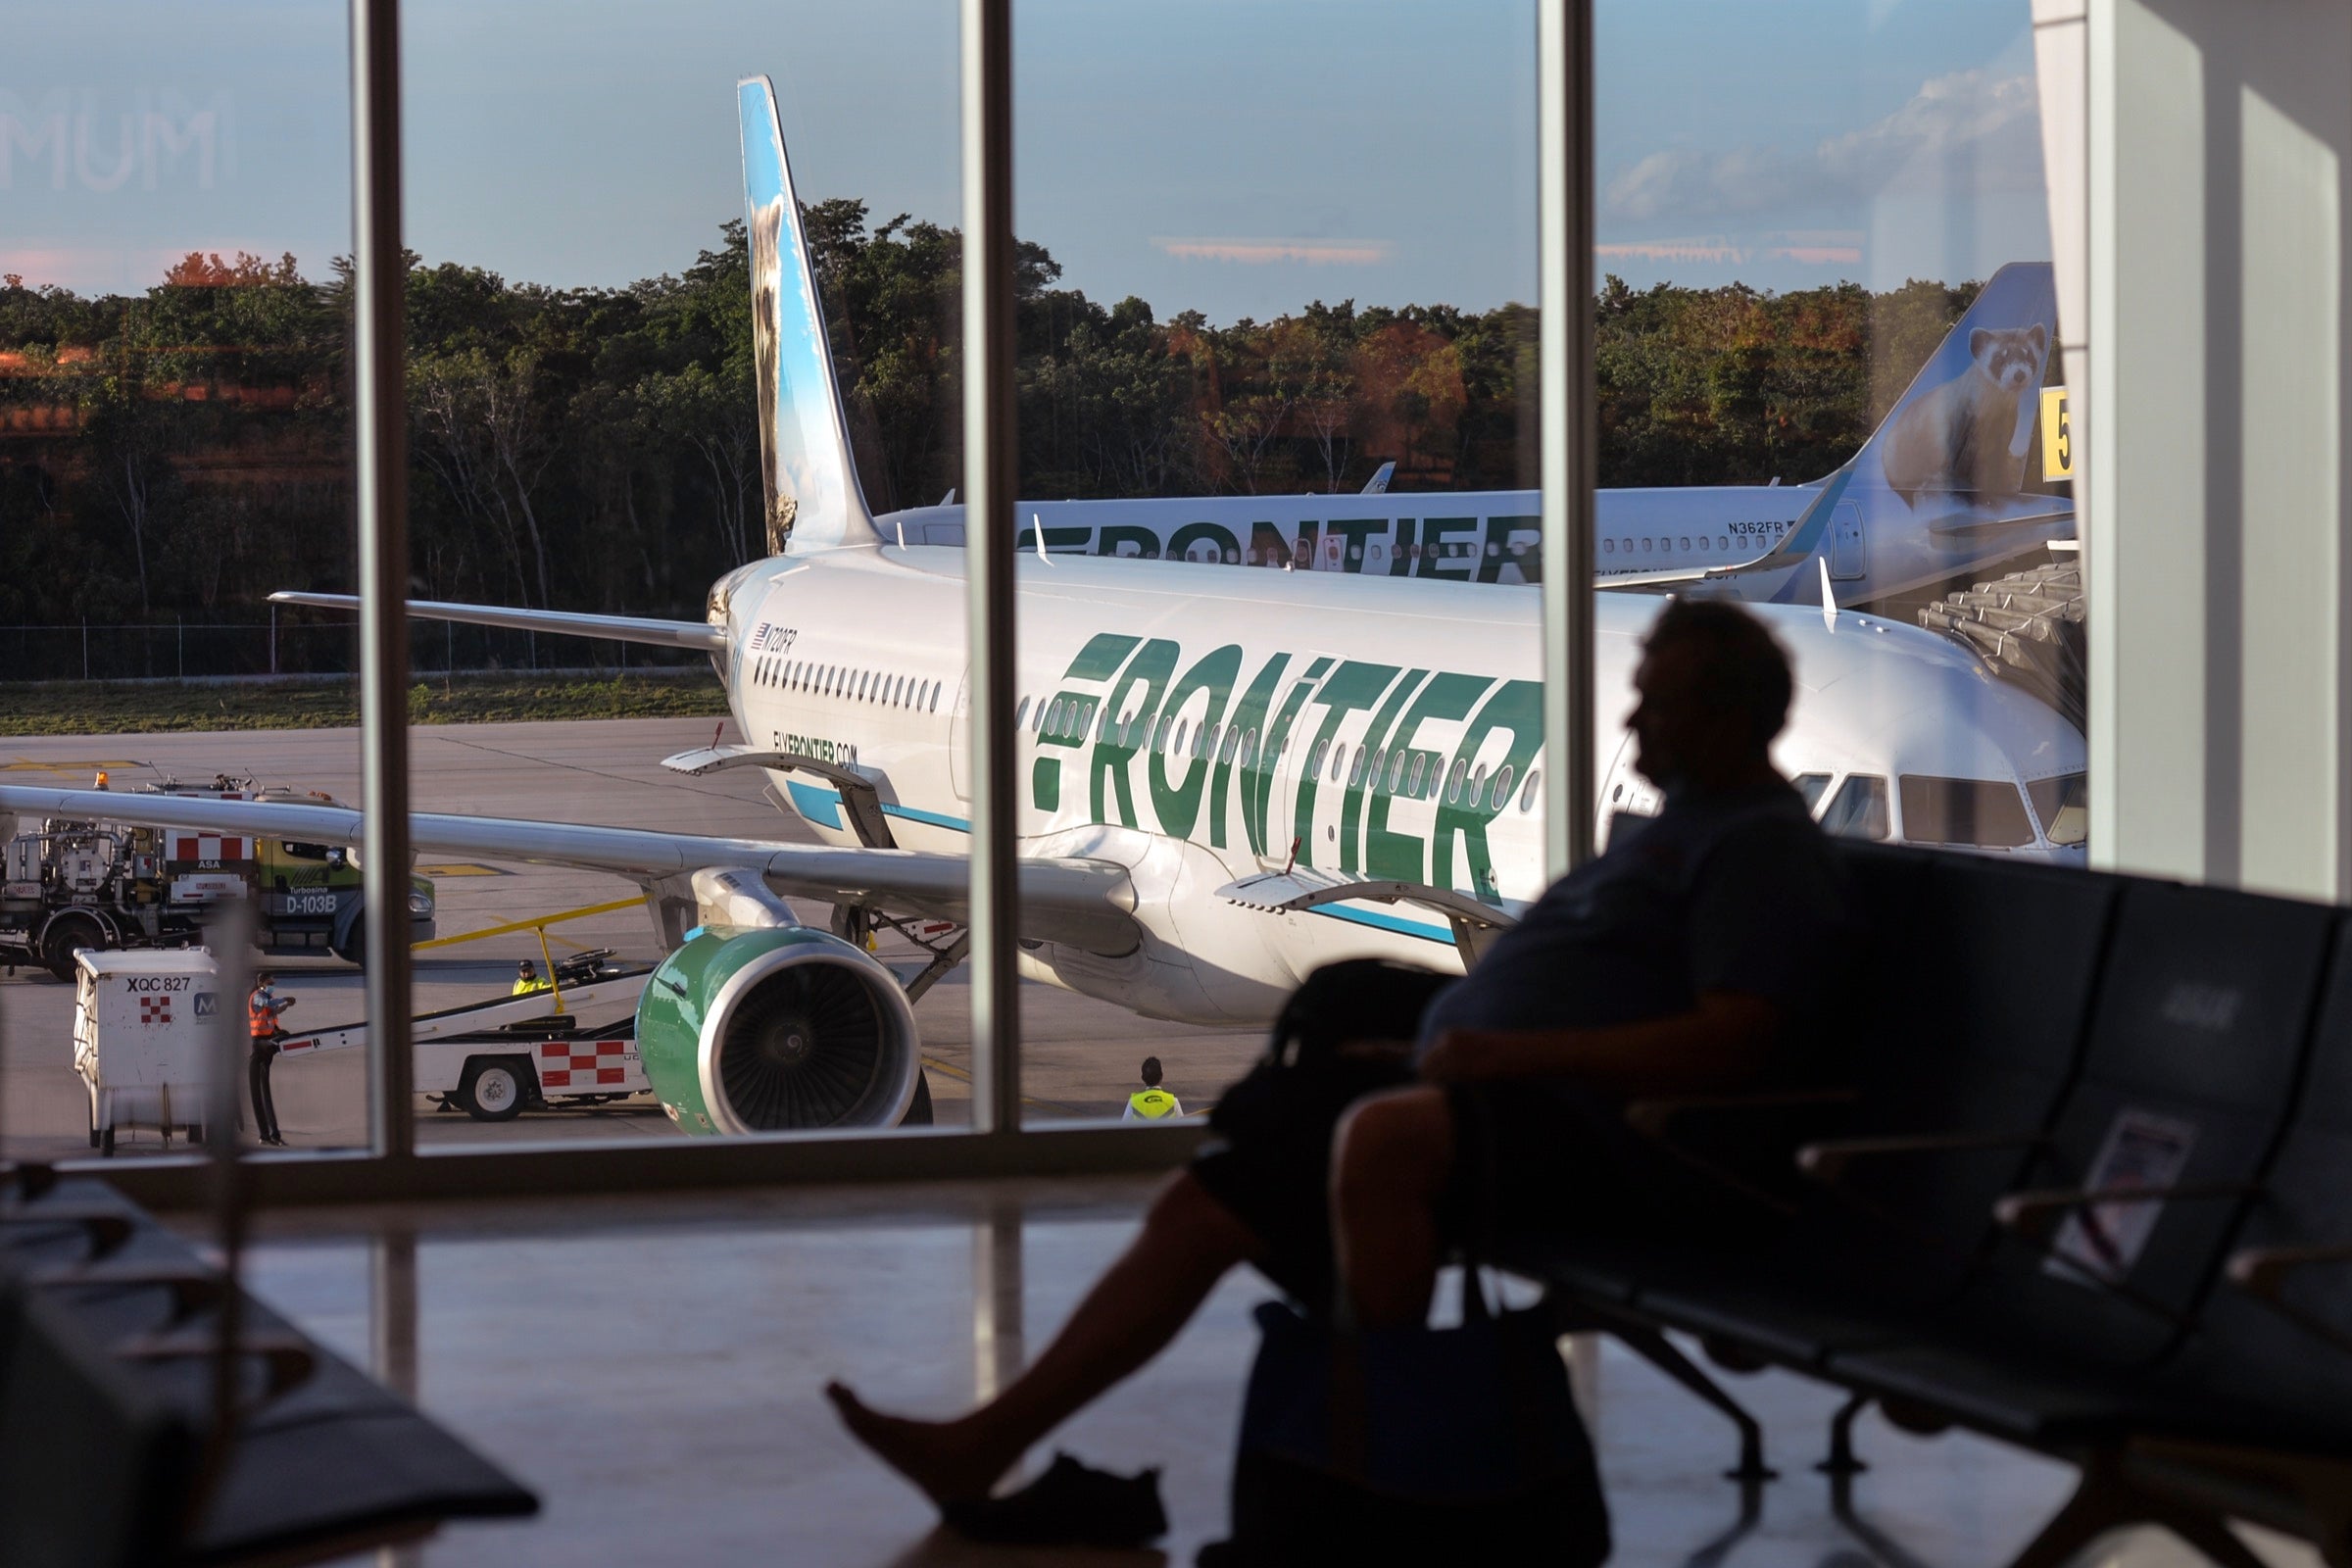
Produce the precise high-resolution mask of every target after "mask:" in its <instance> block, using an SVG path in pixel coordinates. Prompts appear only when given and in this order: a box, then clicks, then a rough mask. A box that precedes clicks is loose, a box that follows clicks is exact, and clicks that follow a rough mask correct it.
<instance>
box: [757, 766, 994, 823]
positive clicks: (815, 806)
mask: <svg viewBox="0 0 2352 1568" xmlns="http://www.w3.org/2000/svg"><path fill="white" fill-rule="evenodd" d="M784 788H785V789H787V790H788V791H790V792H791V794H792V809H794V810H796V811H798V812H800V813H801V814H802V815H803V816H805V817H807V818H808V819H809V821H811V822H814V823H815V824H816V825H817V826H818V827H829V828H834V829H839V828H841V827H842V826H843V823H842V820H841V791H839V790H831V789H827V788H825V787H824V786H823V785H821V784H803V783H801V782H800V781H799V780H798V779H786V780H785V781H784ZM882 814H883V815H884V816H896V817H902V818H904V819H905V820H907V821H909V822H920V823H922V824H924V825H925V826H926V827H944V828H949V829H952V830H954V831H955V832H957V833H969V832H970V831H971V830H972V824H971V823H970V822H968V821H966V820H964V819H963V818H962V817H960V816H948V815H945V814H943V813H941V812H938V811H925V810H921V809H917V808H915V807H912V806H900V805H897V804H895V803H894V802H890V801H884V802H883V803H882Z"/></svg>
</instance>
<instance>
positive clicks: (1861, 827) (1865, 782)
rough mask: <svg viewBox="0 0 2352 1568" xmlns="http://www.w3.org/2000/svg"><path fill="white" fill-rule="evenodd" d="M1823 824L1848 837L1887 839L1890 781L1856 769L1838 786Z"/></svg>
mask: <svg viewBox="0 0 2352 1568" xmlns="http://www.w3.org/2000/svg"><path fill="white" fill-rule="evenodd" d="M1821 827H1822V831H1823V832H1825V833H1832V834H1835V835H1837V836H1838V837H1839V838H1846V839H1883V838H1885V837H1886V836H1887V781H1886V780H1885V779H1883V778H1874V777H1872V776H1871V775H1870V774H1868V773H1856V774H1853V775H1851V776H1850V777H1848V778H1847V779H1846V781H1845V782H1844V783H1843V784H1841V785H1839V786H1838V793H1837V794H1836V795H1835V796H1833V797H1832V798H1831V800H1830V807H1829V809H1828V810H1826V811H1824V812H1822V813H1821Z"/></svg>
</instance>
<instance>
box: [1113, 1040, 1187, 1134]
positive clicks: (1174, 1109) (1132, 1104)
mask: <svg viewBox="0 0 2352 1568" xmlns="http://www.w3.org/2000/svg"><path fill="white" fill-rule="evenodd" d="M1143 1072H1144V1087H1143V1088H1141V1089H1139V1090H1137V1091H1136V1092H1135V1093H1134V1094H1132V1095H1129V1096H1128V1097H1127V1114H1126V1115H1124V1116H1121V1117H1120V1118H1119V1120H1121V1121H1161V1120H1164V1119H1166V1118H1167V1117H1169V1116H1181V1115H1183V1114H1184V1106H1183V1105H1181V1104H1179V1103H1177V1100H1176V1097H1175V1096H1174V1095H1171V1094H1169V1093H1168V1092H1167V1091H1166V1090H1165V1089H1162V1088H1160V1087H1159V1076H1160V1074H1159V1058H1158V1057H1157V1056H1146V1057H1145V1058H1144V1069H1143Z"/></svg>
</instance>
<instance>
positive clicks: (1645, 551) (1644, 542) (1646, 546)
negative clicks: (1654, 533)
mask: <svg viewBox="0 0 2352 1568" xmlns="http://www.w3.org/2000/svg"><path fill="white" fill-rule="evenodd" d="M1648 553H1649V541H1648V540H1646V539H1644V540H1642V554H1644V555H1646V554H1648Z"/></svg>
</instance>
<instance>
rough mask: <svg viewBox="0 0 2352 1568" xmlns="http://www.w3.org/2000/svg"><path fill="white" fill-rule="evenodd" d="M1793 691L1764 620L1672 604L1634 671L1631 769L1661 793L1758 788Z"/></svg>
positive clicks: (1723, 605) (1690, 602) (1714, 606)
mask: <svg viewBox="0 0 2352 1568" xmlns="http://www.w3.org/2000/svg"><path fill="white" fill-rule="evenodd" d="M1792 689H1793V687H1792V683H1791V681H1790V678H1789V656H1788V655H1787V654H1786V653H1784V652H1783V651H1782V649H1781V645H1780V644H1779V642H1777V641H1775V640H1774V638H1773V635H1772V633H1771V632H1769V631H1766V630H1765V629H1764V625H1763V622H1761V621H1759V620H1757V619H1756V617H1755V616H1753V615H1751V614H1749V613H1747V612H1746V611H1744V610H1741V609H1740V607H1739V606H1737V605H1734V604H1730V603H1727V602H1726V601H1723V600H1720V599H1678V600H1675V601H1674V602H1673V603H1671V604H1669V605H1668V606H1667V607H1666V609H1665V610H1664V612H1662V613H1660V614H1659V616H1658V618H1657V619H1656V621H1654V622H1653V623H1652V624H1651V626H1650V628H1649V636H1648V637H1647V638H1645V639H1644V640H1643V642H1642V664H1641V667H1640V668H1639V669H1637V670H1635V672H1634V690H1635V692H1636V693H1637V694H1638V696H1639V697H1640V701H1639V702H1638V703H1636V704H1635V706H1634V711H1633V713H1632V714H1631V715H1630V716H1629V717H1628V718H1627V719H1626V725H1627V727H1628V728H1630V729H1631V730H1632V731H1633V732H1634V739H1635V742H1636V744H1637V746H1638V747H1639V751H1638V752H1637V753H1636V755H1635V758H1634V765H1635V766H1636V767H1638V768H1640V769H1641V770H1642V776H1643V777H1645V778H1647V779H1649V780H1650V782H1652V783H1654V784H1656V785H1657V786H1658V787H1659V788H1660V789H1663V790H1667V791H1674V790H1679V789H1686V788H1688V789H1694V790H1697V791H1700V792H1701V793H1711V792H1714V791H1717V790H1726V789H1739V788H1741V787H1743V786H1746V785H1750V784H1759V783H1762V782H1764V781H1765V780H1766V779H1768V778H1770V777H1771V776H1773V773H1772V760H1771V757H1770V748H1771V746H1772V738H1773V737H1774V736H1775V735H1778V734H1779V733H1780V732H1781V726H1782V725H1784V724H1786V723H1787V722H1788V721H1789V696H1790V693H1791V691H1792Z"/></svg>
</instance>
